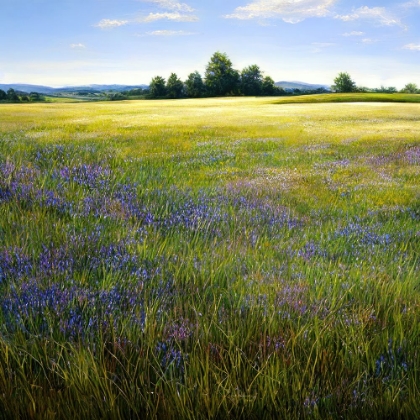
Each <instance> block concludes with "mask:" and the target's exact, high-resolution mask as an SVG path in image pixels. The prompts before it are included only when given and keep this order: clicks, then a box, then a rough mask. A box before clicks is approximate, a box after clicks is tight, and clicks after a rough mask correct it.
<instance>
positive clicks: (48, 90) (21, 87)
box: [0, 83, 148, 95]
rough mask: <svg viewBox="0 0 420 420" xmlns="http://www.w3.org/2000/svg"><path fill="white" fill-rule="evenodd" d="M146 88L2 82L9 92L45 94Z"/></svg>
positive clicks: (4, 88)
mask: <svg viewBox="0 0 420 420" xmlns="http://www.w3.org/2000/svg"><path fill="white" fill-rule="evenodd" d="M138 88H142V89H146V88H148V86H147V85H133V86H132V85H87V86H65V87H61V88H52V87H49V86H42V85H27V84H20V83H12V84H0V89H2V90H4V91H6V92H7V90H9V89H14V90H16V91H19V92H26V93H30V92H38V93H43V94H44V95H57V94H60V93H70V92H77V91H84V92H92V93H95V92H122V91H125V90H131V89H138Z"/></svg>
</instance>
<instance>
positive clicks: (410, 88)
mask: <svg viewBox="0 0 420 420" xmlns="http://www.w3.org/2000/svg"><path fill="white" fill-rule="evenodd" d="M401 92H402V93H419V88H418V87H417V85H416V84H415V83H407V84H406V85H405V86H404V89H403V90H402V91H401Z"/></svg>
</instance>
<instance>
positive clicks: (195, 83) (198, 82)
mask: <svg viewBox="0 0 420 420" xmlns="http://www.w3.org/2000/svg"><path fill="white" fill-rule="evenodd" d="M185 88H186V94H187V96H189V97H190V98H201V97H202V96H204V94H205V91H206V87H205V85H204V82H203V79H202V77H201V74H200V73H199V72H198V71H195V72H194V73H191V74H189V76H188V79H187V80H186V81H185Z"/></svg>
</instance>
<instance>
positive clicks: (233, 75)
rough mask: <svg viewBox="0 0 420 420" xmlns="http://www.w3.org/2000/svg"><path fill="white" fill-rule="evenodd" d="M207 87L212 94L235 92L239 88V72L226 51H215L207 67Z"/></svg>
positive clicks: (220, 94)
mask: <svg viewBox="0 0 420 420" xmlns="http://www.w3.org/2000/svg"><path fill="white" fill-rule="evenodd" d="M205 78H206V88H207V90H208V92H209V94H210V95H214V96H224V95H227V94H235V93H237V92H238V88H239V80H240V78H239V73H238V71H237V70H235V69H234V68H233V67H232V62H231V61H230V60H229V58H228V56H227V55H226V54H225V53H221V52H215V53H214V54H213V56H212V57H211V59H210V61H209V63H208V64H207V67H206V73H205Z"/></svg>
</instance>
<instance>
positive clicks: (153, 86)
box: [149, 76, 166, 98]
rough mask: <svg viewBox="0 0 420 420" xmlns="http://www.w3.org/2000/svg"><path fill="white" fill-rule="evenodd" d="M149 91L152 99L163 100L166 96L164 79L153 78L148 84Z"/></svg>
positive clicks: (159, 77)
mask: <svg viewBox="0 0 420 420" xmlns="http://www.w3.org/2000/svg"><path fill="white" fill-rule="evenodd" d="M149 90H150V96H151V97H152V98H163V97H164V96H166V84H165V79H164V78H163V77H161V76H156V77H154V78H153V79H152V81H151V82H150V86H149Z"/></svg>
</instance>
